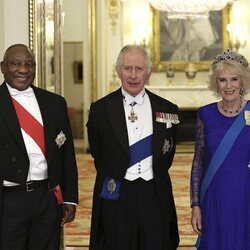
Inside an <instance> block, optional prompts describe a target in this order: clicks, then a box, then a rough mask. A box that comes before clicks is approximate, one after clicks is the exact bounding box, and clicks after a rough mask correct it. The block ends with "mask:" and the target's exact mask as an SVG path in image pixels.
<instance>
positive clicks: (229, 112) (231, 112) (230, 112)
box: [221, 100, 242, 114]
mask: <svg viewBox="0 0 250 250" xmlns="http://www.w3.org/2000/svg"><path fill="white" fill-rule="evenodd" d="M241 107H242V100H240V106H239V107H238V108H237V109H236V110H235V111H234V110H227V109H225V108H224V106H223V102H222V103H221V108H222V109H223V111H224V112H225V113H228V114H233V113H235V114H237V113H238V112H239V110H240V109H241Z"/></svg>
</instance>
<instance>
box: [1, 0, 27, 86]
mask: <svg viewBox="0 0 250 250" xmlns="http://www.w3.org/2000/svg"><path fill="white" fill-rule="evenodd" d="M28 17H29V15H28V1H27V0H26V1H25V0H0V30H1V32H0V59H1V60H2V58H3V54H4V51H5V50H6V49H7V48H8V47H9V46H10V45H12V44H14V43H24V44H27V45H28V44H29V22H28V20H29V19H28ZM2 81H3V76H2V74H1V75H0V82H2Z"/></svg>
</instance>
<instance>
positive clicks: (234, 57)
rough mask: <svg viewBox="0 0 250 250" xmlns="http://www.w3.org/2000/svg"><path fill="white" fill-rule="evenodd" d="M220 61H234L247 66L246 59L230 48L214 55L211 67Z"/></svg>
mask: <svg viewBox="0 0 250 250" xmlns="http://www.w3.org/2000/svg"><path fill="white" fill-rule="evenodd" d="M220 61H236V62H238V63H240V64H242V65H243V66H244V67H246V68H247V67H248V61H247V60H246V58H245V57H244V56H242V55H241V54H239V53H237V52H234V51H232V50H230V49H227V50H226V51H224V52H223V53H222V54H220V55H218V56H216V57H215V58H214V61H213V63H212V65H211V67H212V68H214V67H215V66H216V65H217V64H218V63H219V62H220Z"/></svg>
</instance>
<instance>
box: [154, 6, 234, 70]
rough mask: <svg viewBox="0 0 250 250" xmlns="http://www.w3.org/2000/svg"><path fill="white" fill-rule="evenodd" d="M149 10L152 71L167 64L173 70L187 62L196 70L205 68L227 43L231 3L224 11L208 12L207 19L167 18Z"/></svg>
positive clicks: (158, 12)
mask: <svg viewBox="0 0 250 250" xmlns="http://www.w3.org/2000/svg"><path fill="white" fill-rule="evenodd" d="M152 11H153V39H152V46H151V55H152V62H153V71H155V72H162V71H166V69H167V67H170V66H171V68H173V69H174V70H175V71H185V70H186V68H187V67H188V65H189V64H190V63H192V65H193V66H194V67H195V69H196V71H206V70H208V69H209V66H210V64H211V61H212V59H213V57H214V56H215V55H217V54H219V53H221V52H222V51H223V50H224V49H226V48H228V47H229V36H228V32H227V30H226V26H227V24H228V23H229V22H230V12H231V5H228V6H226V7H225V8H224V10H223V11H214V12H210V15H209V18H208V19H190V20H185V19H167V13H166V12H161V11H157V10H155V9H154V10H152ZM187 31H188V32H187ZM201 35H203V36H204V37H202V36H201ZM188 39H189V40H188Z"/></svg>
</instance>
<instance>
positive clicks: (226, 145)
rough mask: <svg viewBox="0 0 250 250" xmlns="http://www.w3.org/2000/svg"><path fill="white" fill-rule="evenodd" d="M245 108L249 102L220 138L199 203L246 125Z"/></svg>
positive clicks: (202, 187)
mask: <svg viewBox="0 0 250 250" xmlns="http://www.w3.org/2000/svg"><path fill="white" fill-rule="evenodd" d="M246 109H250V103H247V105H246V106H245V108H244V109H243V111H242V112H241V113H240V114H239V116H238V117H237V118H236V120H235V121H234V123H233V124H232V125H231V127H230V128H229V129H228V131H227V132H226V134H225V135H224V137H223V138H222V140H221V142H220V144H219V146H218V147H217V149H216V151H215V153H214V155H213V157H212V159H211V161H210V163H209V165H208V168H207V171H206V174H205V176H204V178H203V181H202V184H201V190H200V205H201V204H202V202H203V199H204V196H205V194H206V192H207V189H208V187H209V185H210V183H211V182H212V180H213V178H214V176H215V174H216V173H217V171H218V170H219V168H220V166H221V164H222V163H223V161H224V160H225V158H226V157H227V155H228V153H229V151H230V149H231V148H232V146H233V144H234V142H235V140H236V139H237V137H238V135H239V134H240V132H241V131H242V129H243V128H244V127H245V125H246V121H245V119H244V111H245V110H246ZM199 244H200V236H199V237H198V240H197V242H196V247H197V248H198V247H199Z"/></svg>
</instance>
